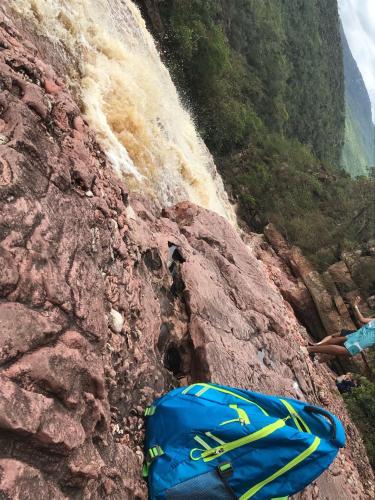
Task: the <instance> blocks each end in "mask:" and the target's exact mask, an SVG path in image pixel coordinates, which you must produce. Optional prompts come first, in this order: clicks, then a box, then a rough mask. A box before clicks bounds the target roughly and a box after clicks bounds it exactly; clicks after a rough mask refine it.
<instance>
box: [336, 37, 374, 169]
mask: <svg viewBox="0 0 375 500" xmlns="http://www.w3.org/2000/svg"><path fill="white" fill-rule="evenodd" d="M341 37H342V45H343V54H344V72H345V101H346V130H345V142H344V148H343V154H342V164H343V166H344V168H345V169H346V170H347V171H348V172H349V173H350V174H352V175H361V174H362V175H367V174H368V167H369V166H370V167H372V166H374V165H375V127H374V124H373V122H372V115H371V101H370V98H369V95H368V92H367V89H366V87H365V84H364V81H363V78H362V75H361V72H360V71H359V69H358V66H357V63H356V62H355V60H354V57H353V55H352V53H351V51H350V48H349V45H348V42H347V39H346V36H345V33H344V30H343V29H342V27H341Z"/></svg>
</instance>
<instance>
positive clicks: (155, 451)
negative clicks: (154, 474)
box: [147, 445, 164, 462]
mask: <svg viewBox="0 0 375 500" xmlns="http://www.w3.org/2000/svg"><path fill="white" fill-rule="evenodd" d="M162 455H164V451H163V449H162V447H161V446H159V445H156V446H153V447H152V448H149V450H148V452H147V457H148V458H149V460H150V461H151V462H152V461H153V460H155V458H158V457H161V456H162Z"/></svg>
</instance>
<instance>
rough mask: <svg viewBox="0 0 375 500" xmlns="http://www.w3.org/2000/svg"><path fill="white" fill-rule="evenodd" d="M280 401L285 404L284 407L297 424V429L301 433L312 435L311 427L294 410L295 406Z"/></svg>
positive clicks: (282, 400) (283, 400)
mask: <svg viewBox="0 0 375 500" xmlns="http://www.w3.org/2000/svg"><path fill="white" fill-rule="evenodd" d="M280 401H281V402H282V403H283V405H284V406H285V407H286V409H287V410H288V412H289V414H290V416H291V417H292V419H293V422H294V423H295V425H296V427H297V429H298V430H299V431H301V432H308V433H309V434H311V431H310V428H309V426H308V425H307V424H306V422H305V421H304V420H303V418H302V417H301V416H300V415H299V414H298V413H297V412H296V410H295V409H294V408H293V406H292V405H291V404H290V403H289V402H288V401H285V399H280Z"/></svg>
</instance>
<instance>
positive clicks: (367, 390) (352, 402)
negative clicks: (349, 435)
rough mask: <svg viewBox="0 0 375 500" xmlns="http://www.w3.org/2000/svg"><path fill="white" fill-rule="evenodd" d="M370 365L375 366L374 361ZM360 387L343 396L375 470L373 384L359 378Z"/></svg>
mask: <svg viewBox="0 0 375 500" xmlns="http://www.w3.org/2000/svg"><path fill="white" fill-rule="evenodd" d="M372 365H373V366H375V363H374V359H372ZM360 382H361V385H360V386H359V387H357V388H355V389H353V390H352V392H351V393H349V394H345V395H344V398H345V402H346V404H347V407H348V409H349V412H350V414H351V416H352V418H353V420H354V421H355V423H356V425H357V427H358V429H359V430H360V432H361V434H362V438H363V440H364V443H365V446H366V449H367V455H368V457H369V460H370V463H371V465H372V467H373V469H374V470H375V427H374V421H375V384H374V383H373V382H370V381H368V380H367V379H366V378H365V377H361V378H360Z"/></svg>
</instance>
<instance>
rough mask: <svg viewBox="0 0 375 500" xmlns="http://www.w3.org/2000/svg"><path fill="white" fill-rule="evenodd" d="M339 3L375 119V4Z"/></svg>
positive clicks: (352, 0)
mask: <svg viewBox="0 0 375 500" xmlns="http://www.w3.org/2000/svg"><path fill="white" fill-rule="evenodd" d="M338 3H339V11H340V17H341V20H342V23H343V26H344V31H345V34H346V37H347V39H348V43H349V47H350V49H351V51H352V54H353V57H354V59H355V60H356V62H357V65H358V68H359V70H360V72H361V73H362V77H363V80H364V82H365V85H366V87H367V91H368V93H369V96H370V99H371V104H372V114H373V117H375V2H374V0H339V2H338Z"/></svg>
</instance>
